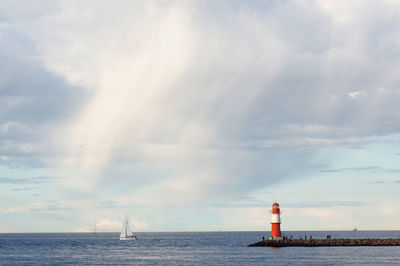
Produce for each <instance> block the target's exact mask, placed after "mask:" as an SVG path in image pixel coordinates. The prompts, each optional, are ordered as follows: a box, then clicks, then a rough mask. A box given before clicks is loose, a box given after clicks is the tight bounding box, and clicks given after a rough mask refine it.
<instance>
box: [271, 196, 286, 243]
mask: <svg viewBox="0 0 400 266" xmlns="http://www.w3.org/2000/svg"><path fill="white" fill-rule="evenodd" d="M271 216H272V217H271V236H270V238H269V239H270V240H282V239H283V237H282V235H281V210H280V209H279V204H278V203H277V202H274V203H273V204H272V212H271Z"/></svg>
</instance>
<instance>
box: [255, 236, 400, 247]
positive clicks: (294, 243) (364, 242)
mask: <svg viewBox="0 0 400 266" xmlns="http://www.w3.org/2000/svg"><path fill="white" fill-rule="evenodd" d="M262 246H266V247H330V246H400V239H392V238H386V239H370V238H364V239H347V238H346V239H311V240H310V239H308V240H303V239H285V240H262V241H259V242H257V243H254V244H250V245H249V247H262Z"/></svg>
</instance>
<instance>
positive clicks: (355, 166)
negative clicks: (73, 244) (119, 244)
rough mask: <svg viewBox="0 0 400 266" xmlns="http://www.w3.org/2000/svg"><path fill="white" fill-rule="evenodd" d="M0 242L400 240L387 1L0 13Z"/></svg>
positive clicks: (102, 5) (397, 7)
mask: <svg viewBox="0 0 400 266" xmlns="http://www.w3.org/2000/svg"><path fill="white" fill-rule="evenodd" d="M0 47H1V49H0V232H3V233H4V232H90V231H93V230H94V227H95V225H96V228H97V230H98V231H104V232H116V231H119V230H120V229H121V226H122V222H123V221H124V217H125V215H127V216H128V217H129V220H130V223H131V224H132V226H133V230H134V231H137V232H144V231H216V230H221V231H222V230H250V231H266V230H269V229H270V215H269V212H268V210H269V209H270V208H271V205H272V203H273V202H274V201H277V202H279V204H280V206H281V209H282V225H281V227H282V230H352V229H353V227H355V226H356V227H358V229H360V230H362V229H365V230H396V229H397V230H398V229H400V212H399V208H398V206H400V196H399V195H400V193H399V192H400V164H399V162H400V105H399V102H400V2H398V1H390V0H384V1H375V0H362V1H361V0H353V1H337V0H321V1H318V0H303V1H296V0H293V1H290V0H280V1H279V0H276V1H258V0H252V1H223V0H221V1H211V0H209V1H207V0H205V1H167V0H159V1H145V0H144V1H128V0H126V1H122V0H121V1H119V0H117V1H105V0H104V1H103V0H96V1H95V0H85V1H80V0H79V1H78V0H65V1H64V0H54V1H53V0H35V1H22V0H21V1H19V0H12V1H11V0H3V1H1V2H0Z"/></svg>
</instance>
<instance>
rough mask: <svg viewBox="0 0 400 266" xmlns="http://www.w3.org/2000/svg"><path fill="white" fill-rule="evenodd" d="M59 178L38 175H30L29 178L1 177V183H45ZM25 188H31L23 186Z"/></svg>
mask: <svg viewBox="0 0 400 266" xmlns="http://www.w3.org/2000/svg"><path fill="white" fill-rule="evenodd" d="M55 179H58V178H57V177H50V176H37V177H28V178H10V177H0V184H15V185H20V184H35V185H36V184H43V183H47V182H50V181H53V180H55ZM23 189H24V190H28V189H30V188H23Z"/></svg>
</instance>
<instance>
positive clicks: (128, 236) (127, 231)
mask: <svg viewBox="0 0 400 266" xmlns="http://www.w3.org/2000/svg"><path fill="white" fill-rule="evenodd" d="M136 239H137V237H136V236H135V235H133V232H132V230H131V228H130V227H129V223H128V217H126V216H125V223H124V226H123V228H122V231H121V235H120V236H119V240H136Z"/></svg>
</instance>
